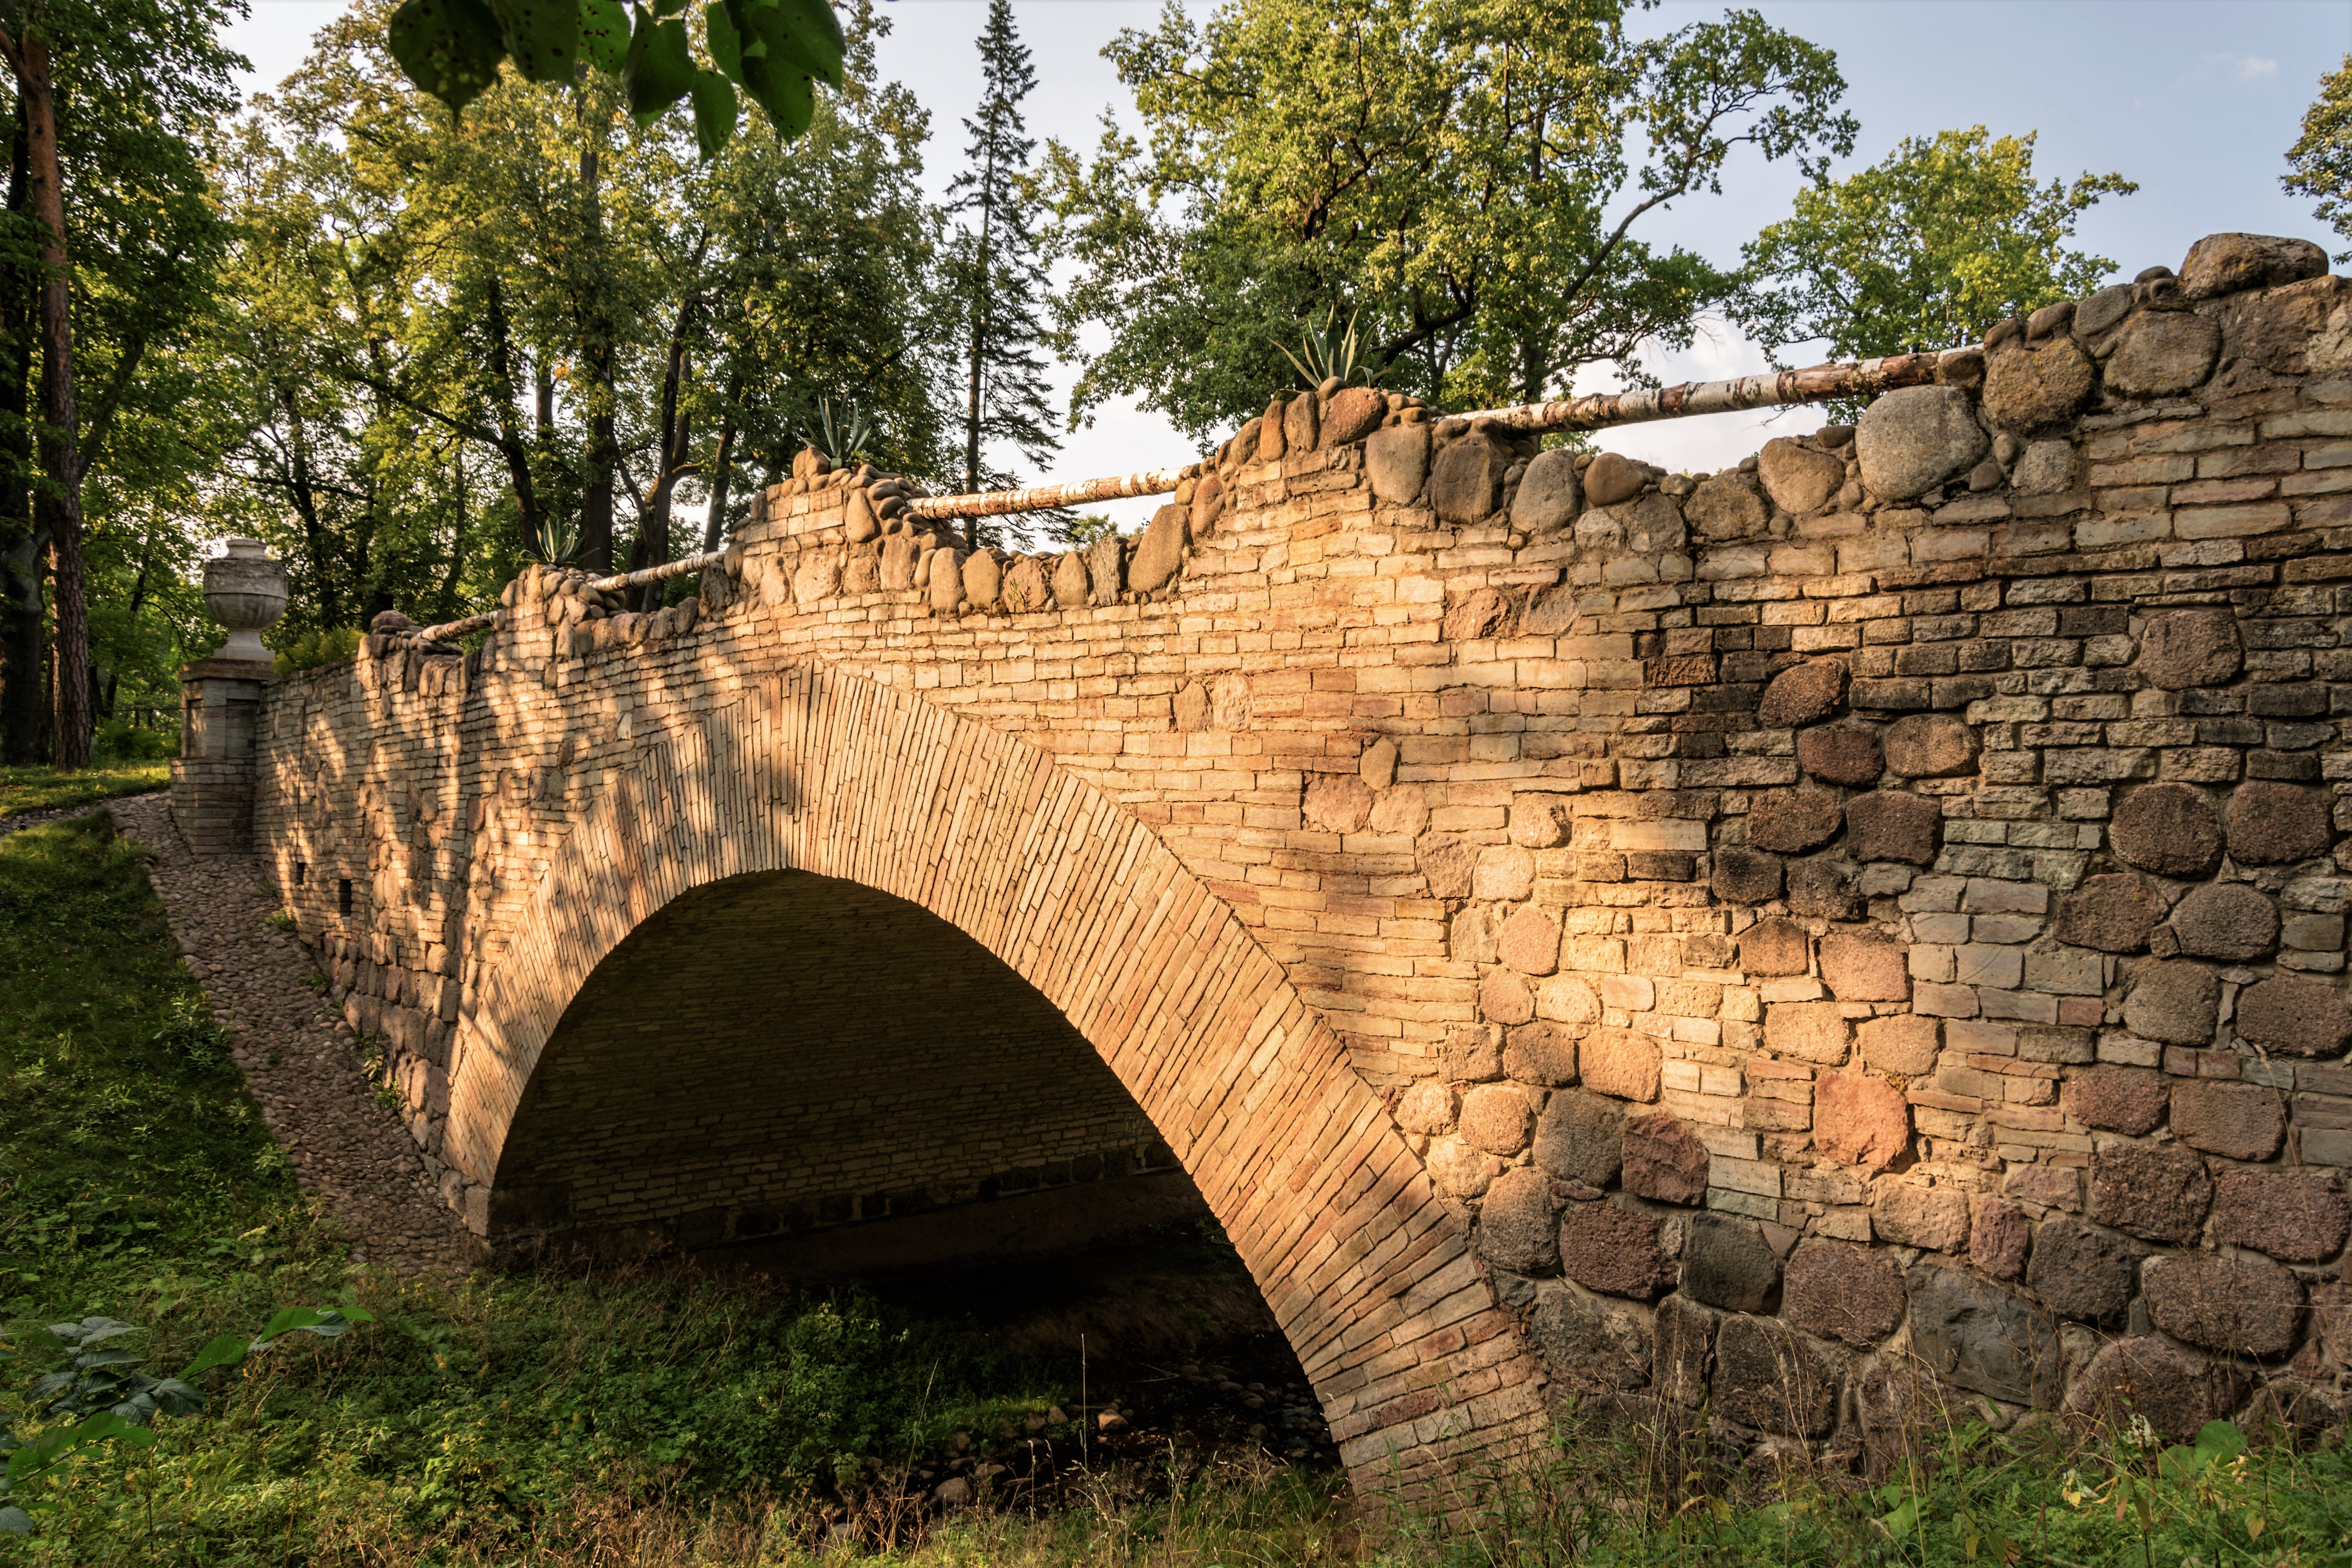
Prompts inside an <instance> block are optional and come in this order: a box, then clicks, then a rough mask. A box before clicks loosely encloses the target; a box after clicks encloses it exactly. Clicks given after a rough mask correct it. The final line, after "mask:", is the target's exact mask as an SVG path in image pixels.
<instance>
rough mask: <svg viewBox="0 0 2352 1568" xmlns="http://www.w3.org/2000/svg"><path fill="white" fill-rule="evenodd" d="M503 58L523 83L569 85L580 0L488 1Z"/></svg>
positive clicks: (575, 54) (577, 40) (577, 45)
mask: <svg viewBox="0 0 2352 1568" xmlns="http://www.w3.org/2000/svg"><path fill="white" fill-rule="evenodd" d="M489 7H490V10H491V12H492V13H493V14H494V15H496V16H497V17H498V19H499V34H500V36H501V37H504V38H505V40H506V48H507V58H509V59H510V60H512V61H514V63H515V69H517V70H519V71H520V72H521V73H522V77H523V79H524V80H525V81H570V80H571V79H572V67H573V66H574V65H575V64H577V63H578V61H579V59H580V0H489Z"/></svg>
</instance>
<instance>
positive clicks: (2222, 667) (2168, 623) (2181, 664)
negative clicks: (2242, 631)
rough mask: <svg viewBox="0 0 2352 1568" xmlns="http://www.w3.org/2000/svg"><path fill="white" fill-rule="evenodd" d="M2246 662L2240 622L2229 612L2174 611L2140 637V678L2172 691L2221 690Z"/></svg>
mask: <svg viewBox="0 0 2352 1568" xmlns="http://www.w3.org/2000/svg"><path fill="white" fill-rule="evenodd" d="M2245 662H2246V652H2245V645H2244V643H2243V642H2242V640H2241V639H2240V637H2239V636H2238V617H2237V616H2233V615H2231V613H2230V612H2229V611H2227V610H2173V611H2169V612H2168V613H2167V614H2164V615H2161V616H2156V617H2155V618H2154V619H2152V620H2150V621H2149V622H2148V623H2147V633H2146V634H2145V635H2144V636H2142V637H2141V638H2140V644H2139V669H2140V673H2141V674H2142V675H2145V676H2147V678H2148V679H2149V680H2151V681H2153V682H2155V683H2156V684H2157V685H2158V686H2160V687H2162V688H2163V689H2165V690H2167V691H2188V690H2191V689H2197V688H2201V687H2207V686H2219V685H2221V683H2222V682H2224V681H2226V680H2228V679H2231V677H2232V676H2234V675H2236V674H2237V673H2238V671H2239V670H2240V669H2241V668H2243V666H2244V664H2245Z"/></svg>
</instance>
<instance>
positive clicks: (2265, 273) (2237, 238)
mask: <svg viewBox="0 0 2352 1568" xmlns="http://www.w3.org/2000/svg"><path fill="white" fill-rule="evenodd" d="M2326 271H2327V252H2326V251H2324V250H2322V249H2320V248H2319V247H2317V246H2315V245H2314V244H2312V243H2311V241H2309V240H2307V239H2285V238H2282V237H2279V236H2277V235H2270V234H2209V235H2207V236H2206V237H2204V238H2202V239H2200V240H2199V241H2198V242H2197V243H2196V244H2194V245H2192V246H2190V247H2189V259H2187V260H2186V261H2183V262H2182V263H2181V264H2180V292H2181V294H2182V295H2183V296H2184V297H2185V298H2187V299H2190V300H2209V299H2211V298H2212V297H2213V296H2214V295H2216V294H2236V293H2240V292H2242V291H2243V290H2245V289H2275V288H2277V287H2278V286H2279V285H2280V284H2282V283H2300V282H2302V281H2303V280H2304V279H2306V278H2318V277H2321V276H2324V275H2325V274H2326Z"/></svg>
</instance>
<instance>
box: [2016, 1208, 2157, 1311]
mask: <svg viewBox="0 0 2352 1568" xmlns="http://www.w3.org/2000/svg"><path fill="white" fill-rule="evenodd" d="M2138 1261H2139V1259H2138V1258H2137V1255H2136V1254H2135V1253H2134V1251H2133V1250H2132V1246H2131V1244H2130V1243H2129V1242H2127V1241H2125V1240H2124V1239H2123V1238H2122V1237H2116V1236H2110V1235H2109V1234H2107V1233H2106V1232H2105V1231H2104V1230H2099V1229H2095V1227H2093V1226H2087V1225H2084V1223H2083V1222H2082V1221H2081V1220H2077V1219H2053V1220H2052V1221H2051V1222H2050V1223H2049V1224H2047V1225H2045V1226H2042V1228H2041V1229H2040V1230H2039V1231H2036V1232H2035V1233H2034V1237H2033V1262H2032V1267H2031V1268H2028V1269H2027V1271H2026V1276H2025V1282H2026V1284H2027V1286H2028V1287H2029V1288H2031V1289H2032V1291H2033V1293H2034V1294H2035V1295H2037V1296H2039V1297H2041V1298H2042V1301H2043V1303H2044V1304H2046V1305H2047V1306H2048V1307H2049V1308H2050V1310H2052V1311H2053V1312H2057V1313H2059V1314H2061V1315H2062V1316H2064V1317H2069V1318H2076V1319H2080V1320H2081V1321H2084V1322H2086V1323H2097V1324H2099V1325H2101V1326H2102V1327H2106V1328H2113V1327H2115V1326H2116V1324H2119V1323H2121V1322H2122V1321H2124V1319H2125V1317H2126V1315H2127V1314H2128V1313H2129V1312H2130V1310H2131V1299H2132V1276H2133V1275H2134V1274H2135V1273H2136V1272H2137V1264H2138Z"/></svg>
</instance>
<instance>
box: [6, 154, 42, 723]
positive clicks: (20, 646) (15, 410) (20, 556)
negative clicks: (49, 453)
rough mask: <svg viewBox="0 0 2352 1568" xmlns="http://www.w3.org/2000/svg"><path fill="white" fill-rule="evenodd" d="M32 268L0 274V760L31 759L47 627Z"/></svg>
mask: <svg viewBox="0 0 2352 1568" xmlns="http://www.w3.org/2000/svg"><path fill="white" fill-rule="evenodd" d="M28 160H29V153H28V150H27V148H26V137H25V117H24V115H23V114H21V113H19V114H18V115H17V116H16V136H15V138H14V139H13V144H12V148H11V153H10V157H9V170H8V210H9V211H10V212H11V213H21V212H23V211H24V210H25V208H26V204H27V203H28V202H29V201H30V200H31V174H30V170H29V168H28V167H27V164H28ZM33 282H34V276H33V274H31V273H29V272H27V271H25V270H24V269H22V268H9V269H8V271H7V272H6V274H5V277H4V278H0V763H8V764H9V765H11V766H23V765H25V764H26V763H33V762H36V761H37V760H39V757H40V754H41V715H42V710H43V708H44V707H45V706H46V700H45V697H44V691H45V689H46V684H47V669H46V660H47V649H46V648H45V647H43V646H42V644H43V641H44V638H45V636H46V633H47V619H48V617H47V605H46V604H45V602H44V594H43V589H44V588H45V587H46V586H47V581H48V569H47V555H48V550H49V541H48V535H47V533H46V532H44V531H42V530H41V529H40V528H39V527H38V526H37V524H36V522H35V521H34V517H33V480H32V475H33V436H32V426H31V416H32V412H33V400H32V364H33V340H34V335H35V334H34V331H33V311H32V305H31V299H30V296H31V295H32V293H33Z"/></svg>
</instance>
